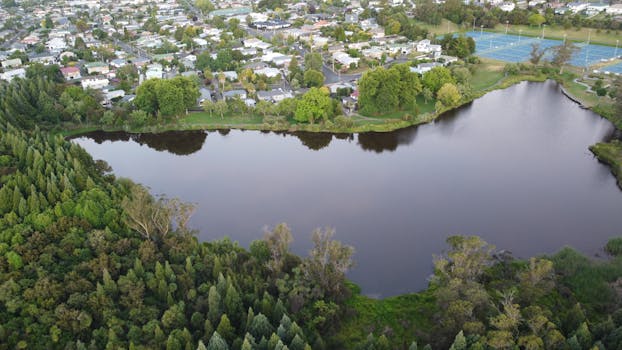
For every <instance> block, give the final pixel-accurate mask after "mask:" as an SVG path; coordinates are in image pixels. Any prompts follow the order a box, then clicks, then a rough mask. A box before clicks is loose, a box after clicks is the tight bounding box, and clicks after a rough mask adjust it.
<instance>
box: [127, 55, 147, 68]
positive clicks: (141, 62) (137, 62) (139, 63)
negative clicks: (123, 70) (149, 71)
mask: <svg viewBox="0 0 622 350" xmlns="http://www.w3.org/2000/svg"><path fill="white" fill-rule="evenodd" d="M150 61H151V60H150V59H148V58H146V57H136V58H133V59H132V60H131V62H132V64H133V65H134V66H136V68H142V67H144V66H146V65H147V64H149V62H150Z"/></svg>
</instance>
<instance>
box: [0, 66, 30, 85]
mask: <svg viewBox="0 0 622 350" xmlns="http://www.w3.org/2000/svg"><path fill="white" fill-rule="evenodd" d="M15 78H22V79H23V78H26V70H25V69H24V68H18V69H13V70H8V71H6V72H4V73H1V74H0V79H2V80H5V81H8V82H11V80H13V79H15Z"/></svg>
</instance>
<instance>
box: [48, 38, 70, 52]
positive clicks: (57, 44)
mask: <svg viewBox="0 0 622 350" xmlns="http://www.w3.org/2000/svg"><path fill="white" fill-rule="evenodd" d="M45 47H46V48H47V49H48V50H50V51H52V52H61V51H63V50H65V49H66V48H67V43H66V42H65V39H62V38H53V39H50V40H48V42H47V43H45Z"/></svg>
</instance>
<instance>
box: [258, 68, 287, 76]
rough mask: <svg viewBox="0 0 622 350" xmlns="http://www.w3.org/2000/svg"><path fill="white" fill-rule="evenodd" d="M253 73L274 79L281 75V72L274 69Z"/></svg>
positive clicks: (262, 69) (264, 69)
mask: <svg viewBox="0 0 622 350" xmlns="http://www.w3.org/2000/svg"><path fill="white" fill-rule="evenodd" d="M254 72H255V74H257V75H265V76H267V77H268V78H274V77H278V76H280V75H281V71H280V70H278V69H276V68H261V69H255V70H254Z"/></svg>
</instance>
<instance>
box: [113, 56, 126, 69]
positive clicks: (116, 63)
mask: <svg viewBox="0 0 622 350" xmlns="http://www.w3.org/2000/svg"><path fill="white" fill-rule="evenodd" d="M126 64H127V61H126V60H124V59H122V58H116V59H114V60H112V61H110V65H111V66H113V67H114V68H121V67H123V66H125V65H126Z"/></svg>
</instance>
